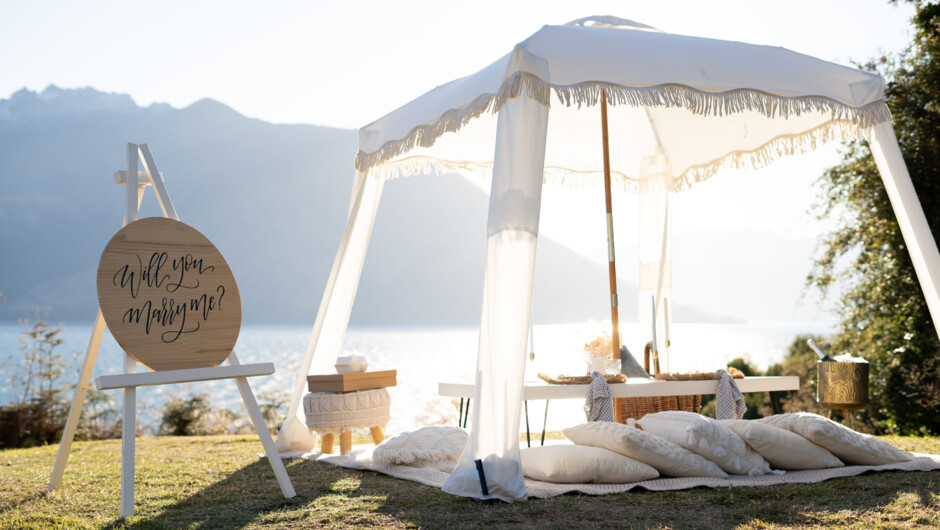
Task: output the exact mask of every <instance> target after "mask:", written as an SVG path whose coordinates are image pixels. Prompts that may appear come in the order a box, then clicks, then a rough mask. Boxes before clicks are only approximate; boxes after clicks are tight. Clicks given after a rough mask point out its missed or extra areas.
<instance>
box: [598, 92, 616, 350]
mask: <svg viewBox="0 0 940 530" xmlns="http://www.w3.org/2000/svg"><path fill="white" fill-rule="evenodd" d="M601 130H602V134H601V137H602V143H603V146H604V196H605V199H606V202H607V258H608V260H609V264H608V267H609V270H610V323H611V326H612V328H613V332H612V334H611V347H612V348H613V350H614V351H613V354H614V357H613V358H614V359H619V358H620V329H619V327H620V325H619V322H618V320H619V317H618V312H617V305H618V304H617V267H616V259H615V258H614V214H613V206H612V203H611V198H610V146H609V142H608V139H607V92H606V91H603V90H602V91H601Z"/></svg>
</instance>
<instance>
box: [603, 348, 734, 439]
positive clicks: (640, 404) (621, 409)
mask: <svg viewBox="0 0 940 530" xmlns="http://www.w3.org/2000/svg"><path fill="white" fill-rule="evenodd" d="M652 349H653V347H652V344H651V343H649V344H647V345H646V348H644V349H643V369H644V370H646V373H648V374H650V375H653V376H655V377H656V378H657V379H671V380H675V379H680V378H682V379H684V377H682V375H680V374H666V375H664V374H656V373H653V372H655V371H656V370H653V371H650V351H651V350H652ZM661 375H664V376H663V377H661ZM691 378H692V377H690V379H691ZM716 378H717V377H716ZM664 410H684V411H687V412H695V413H698V412H699V411H701V410H702V396H701V395H693V396H655V397H633V398H614V421H616V422H617V423H626V422H627V420H628V419H629V418H633V419H635V420H638V419H640V418H642V417H643V416H645V415H646V414H651V413H653V412H662V411H664Z"/></svg>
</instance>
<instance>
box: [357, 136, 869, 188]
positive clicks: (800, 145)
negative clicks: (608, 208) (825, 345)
mask: <svg viewBox="0 0 940 530" xmlns="http://www.w3.org/2000/svg"><path fill="white" fill-rule="evenodd" d="M859 136H860V135H859V129H858V126H857V125H856V124H854V123H852V122H848V121H835V122H827V123H824V124H822V125H820V126H818V127H816V128H814V129H811V130H809V131H806V132H803V133H800V134H792V135H785V136H778V137H776V138H774V139H772V140H770V141H769V142H767V143H765V144H763V145H761V146H760V147H758V148H756V149H753V150H749V151H735V152H732V153H728V154H727V155H725V156H723V157H721V158H717V159H715V160H711V161H709V162H706V163H704V164H699V165H695V166H692V167H689V168H687V169H686V170H685V171H683V172H682V174H681V175H679V176H677V177H676V178H675V179H673V185H672V188H671V191H681V190H683V189H687V188H689V187H691V186H692V185H693V184H695V183H698V182H703V181H706V180H708V179H709V178H711V177H713V176H714V175H715V174H716V173H718V171H719V170H721V169H760V168H762V167H766V166H768V165H770V164H771V163H773V162H774V161H776V160H777V159H779V158H781V157H783V156H789V155H794V154H801V153H806V152H810V151H813V150H815V149H817V148H819V147H821V146H822V145H824V144H826V143H829V142H831V141H846V140H851V139H856V138H859ZM454 173H459V174H462V175H465V176H468V177H474V178H479V179H485V178H489V177H491V176H492V175H493V163H492V162H475V161H468V160H444V159H439V158H431V157H428V156H420V155H419V156H410V157H406V158H400V159H397V160H392V161H390V162H386V163H383V164H380V165H378V166H375V167H373V168H371V169H370V170H369V174H370V175H371V176H373V177H375V178H380V179H386V180H390V179H397V178H404V177H409V176H413V175H438V176H440V175H450V174H454ZM542 181H543V182H544V183H546V184H557V185H561V186H565V187H569V188H600V187H602V186H603V185H604V173H603V171H602V170H581V171H579V170H573V169H569V168H565V167H561V166H545V169H544V170H543V172H542ZM611 185H612V186H615V187H616V188H618V189H620V190H621V191H623V192H627V193H645V192H648V191H653V190H660V189H663V187H664V183H663V179H661V178H657V177H650V178H643V179H640V178H636V177H631V176H630V175H628V174H625V173H622V172H619V171H611Z"/></svg>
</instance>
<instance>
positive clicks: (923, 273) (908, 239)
mask: <svg viewBox="0 0 940 530" xmlns="http://www.w3.org/2000/svg"><path fill="white" fill-rule="evenodd" d="M866 135H867V136H868V145H869V146H870V147H871V154H872V156H873V157H874V159H875V164H876V165H877V166H878V172H879V173H881V180H882V181H883V182H884V185H885V189H886V190H887V192H888V198H889V199H890V200H891V207H892V208H894V215H895V217H897V219H898V225H900V227H901V234H902V235H903V236H904V242H905V243H906V244H907V248H908V251H909V252H910V253H911V261H912V262H913V263H914V270H915V271H916V272H917V279H918V281H920V287H921V289H922V290H923V291H924V297H925V298H926V299H927V308H928V309H929V310H930V316H931V317H933V324H934V327H935V328H936V330H937V334H940V291H938V287H940V253H938V251H937V241H936V240H935V239H934V238H933V234H932V233H931V232H930V226H929V225H928V224H927V216H925V215H924V209H923V207H921V205H920V201H919V200H918V199H917V192H916V191H915V190H914V184H913V183H912V182H911V175H910V173H908V171H907V166H906V165H905V164H904V158H903V157H902V156H901V148H900V147H898V140H897V138H895V136H894V128H892V126H891V124H890V123H882V124H879V125H876V126H875V127H872V128H871V129H868V130H867V131H866Z"/></svg>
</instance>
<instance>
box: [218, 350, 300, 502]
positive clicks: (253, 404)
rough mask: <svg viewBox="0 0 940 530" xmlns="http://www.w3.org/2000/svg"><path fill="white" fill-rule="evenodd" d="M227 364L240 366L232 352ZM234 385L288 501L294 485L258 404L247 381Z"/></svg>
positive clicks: (241, 379) (237, 382) (240, 378)
mask: <svg viewBox="0 0 940 530" xmlns="http://www.w3.org/2000/svg"><path fill="white" fill-rule="evenodd" d="M228 363H229V364H230V365H232V366H238V365H239V364H241V363H239V362H238V357H237V356H236V355H235V352H232V354H231V355H229V356H228ZM235 383H236V384H237V385H238V392H239V393H240V394H241V395H242V401H244V402H245V407H247V408H248V415H249V416H251V422H252V423H253V424H254V425H255V430H256V431H258V437H259V438H261V445H262V447H264V454H265V455H266V456H267V457H268V462H270V463H271V468H272V469H273V470H274V476H275V477H277V483H278V484H279V485H280V486H281V492H282V493H283V494H284V496H285V497H287V498H288V499H290V498H291V497H293V496H295V495H296V493H295V492H294V485H293V484H291V481H290V477H289V476H288V475H287V469H286V468H285V467H284V462H282V461H281V455H280V454H278V452H277V447H276V446H275V445H274V439H273V438H271V431H269V430H268V426H267V424H266V423H265V422H264V416H262V415H261V409H260V408H259V407H258V402H257V401H255V395H254V393H252V391H251V387H250V386H249V385H248V380H247V379H246V378H244V377H236V378H235Z"/></svg>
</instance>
